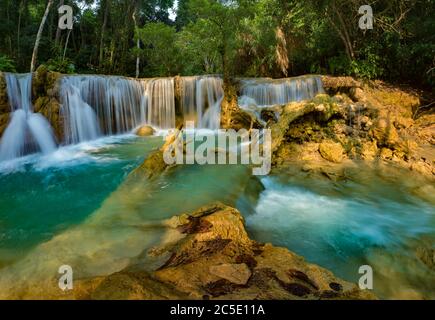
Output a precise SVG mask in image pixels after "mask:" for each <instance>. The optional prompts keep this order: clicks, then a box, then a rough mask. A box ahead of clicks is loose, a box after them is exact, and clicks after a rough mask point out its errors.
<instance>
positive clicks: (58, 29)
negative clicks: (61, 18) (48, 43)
mask: <svg viewBox="0 0 435 320" xmlns="http://www.w3.org/2000/svg"><path fill="white" fill-rule="evenodd" d="M64 3H65V0H60V2H59V7H61V6H63V5H64ZM61 32H62V30H61V29H60V28H59V26H57V31H56V39H55V41H54V43H55V44H56V46H58V45H59V40H60V35H61Z"/></svg>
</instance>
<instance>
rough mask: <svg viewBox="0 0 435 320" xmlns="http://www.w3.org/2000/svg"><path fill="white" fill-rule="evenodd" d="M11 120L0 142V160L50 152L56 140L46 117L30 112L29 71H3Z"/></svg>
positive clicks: (54, 147)
mask: <svg viewBox="0 0 435 320" xmlns="http://www.w3.org/2000/svg"><path fill="white" fill-rule="evenodd" d="M5 78H6V85H7V92H8V99H9V104H10V106H11V111H12V114H11V121H10V123H9V125H8V127H7V128H6V130H5V132H4V134H3V137H2V139H1V142H0V161H4V160H12V159H15V158H19V157H22V156H24V155H27V154H31V153H35V152H42V153H44V154H47V153H50V152H53V151H54V150H55V149H56V143H55V140H54V136H53V131H52V129H51V126H50V124H49V123H48V121H47V119H45V117H44V116H43V115H41V114H38V113H33V106H32V74H30V73H29V74H6V75H5Z"/></svg>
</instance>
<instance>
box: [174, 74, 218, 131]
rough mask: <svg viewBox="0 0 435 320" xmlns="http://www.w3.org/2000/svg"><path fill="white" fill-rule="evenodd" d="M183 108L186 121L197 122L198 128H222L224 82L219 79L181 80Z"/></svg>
mask: <svg viewBox="0 0 435 320" xmlns="http://www.w3.org/2000/svg"><path fill="white" fill-rule="evenodd" d="M181 81H182V85H181V90H182V91H181V95H182V108H183V115H184V118H185V120H190V121H195V123H196V126H197V127H198V128H207V129H212V130H216V129H219V127H220V112H221V102H222V99H223V96H224V91H223V81H222V79H221V78H219V77H213V76H202V77H201V76H199V77H183V78H181Z"/></svg>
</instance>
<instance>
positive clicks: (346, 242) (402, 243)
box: [246, 177, 435, 297]
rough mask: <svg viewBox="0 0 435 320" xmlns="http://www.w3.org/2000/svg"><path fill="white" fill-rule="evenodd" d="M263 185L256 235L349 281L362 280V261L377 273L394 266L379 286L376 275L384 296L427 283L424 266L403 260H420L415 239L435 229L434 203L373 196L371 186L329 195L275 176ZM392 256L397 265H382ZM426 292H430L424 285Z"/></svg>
mask: <svg viewBox="0 0 435 320" xmlns="http://www.w3.org/2000/svg"><path fill="white" fill-rule="evenodd" d="M263 184H264V185H265V187H266V190H265V191H264V192H263V193H262V194H261V196H260V199H259V202H258V205H257V206H256V208H255V210H254V213H253V214H252V215H250V216H248V217H247V218H246V222H247V226H248V229H249V231H250V232H251V234H252V235H253V236H254V238H255V239H257V240H259V241H261V242H272V243H273V244H275V245H280V246H285V247H287V248H289V249H290V250H292V251H294V252H296V253H298V254H300V255H303V256H304V257H305V258H306V259H307V260H308V261H310V262H313V263H317V264H319V265H321V266H323V267H326V268H328V269H330V270H333V271H334V273H336V274H337V275H338V276H340V277H343V278H345V279H347V280H349V281H357V280H358V278H359V276H360V275H359V274H358V269H359V267H360V266H361V265H363V264H369V265H371V266H372V267H373V269H374V270H375V272H376V270H378V271H377V272H378V277H379V274H380V273H381V271H382V270H386V269H389V270H391V272H390V276H389V277H388V278H385V279H382V281H385V283H383V284H382V285H380V282H381V279H377V281H378V288H375V289H376V290H378V291H377V292H378V293H379V294H380V295H381V296H382V295H384V297H387V296H392V295H394V294H396V293H397V292H398V291H399V287H400V288H404V290H405V289H406V288H408V287H407V286H410V285H409V284H410V283H412V282H414V283H418V282H419V281H420V282H422V281H421V277H422V275H424V272H425V271H424V267H423V266H422V265H421V266H418V267H415V268H413V269H411V270H408V271H407V272H403V265H407V264H409V261H414V263H415V259H416V258H415V254H411V255H410V252H409V251H410V250H415V249H412V248H411V249H410V242H412V241H416V239H421V238H424V237H426V236H431V235H433V234H435V214H434V211H433V206H431V205H430V204H429V203H425V202H424V201H421V200H416V201H415V202H414V203H409V202H400V200H398V201H395V200H392V199H386V198H383V197H379V198H378V199H376V200H373V198H371V197H370V196H369V193H370V190H367V192H368V193H367V194H366V195H354V196H349V195H347V196H346V197H340V196H332V195H324V194H319V193H316V192H313V191H311V190H308V189H304V188H302V187H299V186H292V185H282V184H280V183H279V182H277V181H276V180H275V179H274V178H271V177H268V178H265V179H263ZM349 187H350V186H349ZM350 188H351V187H350ZM374 256H378V257H379V256H381V257H383V260H381V259H379V258H376V259H375V258H373V257H374ZM410 256H411V258H410ZM389 257H395V260H397V261H398V263H397V265H388V264H383V262H382V261H389V259H390V258H389ZM409 259H411V260H409ZM419 268H420V269H419ZM393 270H394V272H393ZM382 272H383V271H382ZM393 273H394V276H391V274H393ZM393 278H394V280H393ZM394 281H396V285H397V287H396V289H397V290H395V289H394V285H393V282H394ZM415 286H417V285H415ZM422 286H424V282H423V284H422ZM422 286H421V285H420V288H422ZM411 287H412V286H411ZM422 294H429V295H430V292H427V291H426V292H425V291H424V290H423V292H422Z"/></svg>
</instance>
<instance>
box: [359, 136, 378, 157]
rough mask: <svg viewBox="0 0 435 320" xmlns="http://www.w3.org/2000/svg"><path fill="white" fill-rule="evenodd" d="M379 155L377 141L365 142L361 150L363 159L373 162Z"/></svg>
mask: <svg viewBox="0 0 435 320" xmlns="http://www.w3.org/2000/svg"><path fill="white" fill-rule="evenodd" d="M377 155H378V146H377V144H376V141H371V142H365V143H363V145H362V148H361V159H363V160H368V161H372V160H374V159H375V158H376V157H377Z"/></svg>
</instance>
